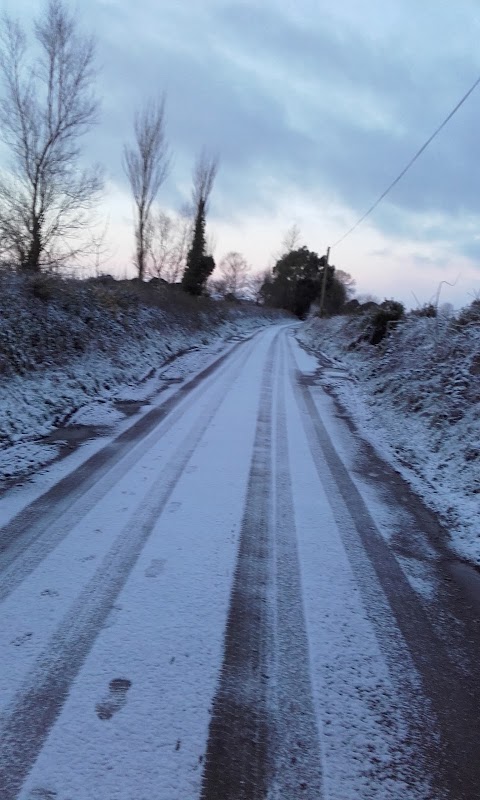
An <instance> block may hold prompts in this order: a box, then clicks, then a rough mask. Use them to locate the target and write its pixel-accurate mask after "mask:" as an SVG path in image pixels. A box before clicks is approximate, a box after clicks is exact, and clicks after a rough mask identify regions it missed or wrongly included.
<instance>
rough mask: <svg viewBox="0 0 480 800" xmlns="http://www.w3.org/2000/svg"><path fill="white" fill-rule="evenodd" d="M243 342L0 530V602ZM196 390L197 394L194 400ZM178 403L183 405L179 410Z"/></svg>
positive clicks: (225, 367)
mask: <svg viewBox="0 0 480 800" xmlns="http://www.w3.org/2000/svg"><path fill="white" fill-rule="evenodd" d="M247 341H248V345H245V342H244V341H242V342H238V344H236V345H234V347H233V348H232V349H231V350H229V351H228V353H225V354H223V355H222V356H220V358H218V359H217V360H216V361H214V362H213V364H210V365H209V366H208V367H206V368H205V369H204V370H202V372H200V373H199V374H198V375H196V376H195V377H194V378H192V379H191V380H190V381H188V382H187V383H186V384H184V385H183V386H181V387H180V389H179V390H178V391H177V392H176V393H175V394H174V395H173V396H172V397H170V398H168V400H166V401H165V402H164V403H162V404H161V405H160V406H158V407H157V408H154V409H152V410H151V411H149V412H148V413H147V414H145V416H143V417H142V418H141V419H139V420H138V421H137V422H136V423H134V424H133V425H132V426H131V427H130V428H128V430H126V431H124V432H123V433H121V434H120V435H119V436H117V437H116V438H115V439H114V440H113V441H112V442H110V443H109V444H107V445H106V446H105V447H104V448H102V450H100V451H99V452H98V453H95V454H94V455H93V456H91V457H90V458H88V459H87V461H85V462H84V463H83V464H81V465H80V467H78V468H77V469H75V470H74V471H73V472H71V473H70V474H68V475H67V476H66V477H65V478H62V479H61V480H60V481H58V482H57V483H56V484H55V485H54V486H53V487H52V488H51V489H49V490H48V491H47V492H45V493H44V494H43V495H41V497H39V498H38V499H36V500H34V501H33V502H32V503H31V504H30V505H28V506H27V508H25V509H23V510H22V511H20V512H19V513H18V514H17V515H16V516H15V517H14V518H13V519H12V520H10V522H9V523H7V525H5V526H4V527H3V528H0V576H1V583H0V602H1V601H3V600H4V599H5V598H6V597H8V595H9V594H10V593H11V592H12V591H14V589H15V588H16V587H17V586H18V585H19V584H20V583H21V582H22V581H23V580H24V579H25V578H26V577H28V575H30V574H31V573H32V572H33V570H34V569H36V567H37V566H38V565H39V564H40V563H41V562H42V561H43V559H44V558H45V557H46V556H47V555H49V553H51V552H52V550H54V549H55V547H56V546H57V545H58V544H59V543H60V542H61V541H62V540H63V539H64V538H65V536H67V535H68V534H69V532H70V531H71V530H72V528H73V527H74V526H75V525H77V524H78V522H79V521H80V520H81V519H82V518H83V517H84V516H85V515H86V514H87V513H88V512H89V511H90V510H91V508H92V507H93V506H94V505H95V504H96V503H98V502H99V501H100V500H101V499H102V498H103V497H104V496H105V495H106V494H107V492H108V491H109V490H110V489H112V487H113V486H115V484H116V483H117V482H118V481H119V480H120V479H121V478H122V477H123V476H124V475H125V474H126V473H127V472H128V471H129V470H130V469H131V468H132V467H133V466H134V465H135V464H136V463H137V462H138V461H139V460H140V459H141V458H142V457H143V456H144V455H145V453H146V452H147V451H148V449H149V448H150V447H151V446H153V445H154V444H155V443H156V442H157V441H158V440H159V438H161V436H162V435H163V432H164V431H165V430H166V426H168V428H170V427H171V425H172V424H173V423H174V422H175V421H176V420H178V419H180V417H181V416H183V414H184V413H185V412H186V411H187V410H188V409H189V408H190V407H191V406H192V405H193V404H194V403H196V402H197V401H198V399H199V397H201V396H202V395H203V394H204V393H205V392H206V391H208V389H209V387H210V386H211V384H212V381H215V380H216V379H217V378H218V377H219V374H221V373H222V372H223V371H224V370H228V369H229V368H230V359H231V358H232V356H233V357H234V359H235V358H236V357H237V356H238V355H239V354H240V356H241V347H242V345H244V346H246V348H247V350H248V352H250V351H251V349H252V347H253V342H252V341H251V339H249V340H247ZM219 371H220V372H219ZM208 378H210V380H207V379H208ZM197 387H198V390H197V391H196V392H195V393H194V394H192V392H193V391H194V390H195V389H197ZM182 400H185V402H184V403H183V405H180V404H181V401H182ZM179 405H180V407H179V408H178V406H179ZM172 412H173V413H174V416H173V417H172ZM167 418H168V419H167ZM156 428H157V430H155V429H156ZM149 434H152V435H153V439H152V436H150V438H147V437H148V436H149Z"/></svg>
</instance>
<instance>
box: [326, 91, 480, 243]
mask: <svg viewBox="0 0 480 800" xmlns="http://www.w3.org/2000/svg"><path fill="white" fill-rule="evenodd" d="M479 83H480V77H478V78H477V80H476V81H475V83H474V84H473V86H471V87H470V89H469V90H468V92H467V93H466V94H464V95H463V97H462V99H461V100H460V101H459V102H458V103H457V105H456V106H455V108H454V109H452V111H450V114H449V115H448V116H447V117H445V119H444V120H443V122H442V123H441V125H439V126H438V128H437V129H436V130H435V131H434V132H433V133H432V135H431V136H430V138H429V139H427V141H426V142H425V143H424V144H422V146H421V148H420V150H419V151H418V152H417V153H415V155H414V156H413V158H412V159H410V161H409V162H408V164H407V166H406V167H404V169H403V170H402V171H401V173H400V175H398V176H397V177H396V178H395V180H394V181H392V183H391V184H390V186H388V188H387V189H385V191H384V192H383V193H382V194H381V195H380V197H379V198H378V199H377V200H376V201H375V202H374V204H373V205H372V206H370V208H369V209H368V211H366V212H365V214H363V216H361V217H360V219H359V220H358V221H357V222H356V223H355V225H352V227H351V228H350V229H349V230H348V231H347V232H346V233H344V234H343V236H341V237H340V239H338V241H336V242H335V244H333V245H332V247H331V249H333V248H334V247H336V246H337V245H338V244H340V242H343V240H344V239H346V238H347V236H350V234H351V233H353V231H354V230H356V228H358V226H359V225H361V224H362V222H363V221H364V220H365V219H366V218H367V217H368V216H369V215H370V214H371V213H372V211H375V209H376V207H377V206H378V205H379V204H380V203H381V202H382V200H383V199H384V197H386V196H387V194H388V193H389V192H390V191H391V190H392V189H393V187H394V186H396V185H397V183H398V182H399V181H400V180H401V179H402V178H403V176H404V175H405V173H406V172H408V170H409V169H410V167H411V166H412V165H413V164H414V163H415V161H416V160H417V158H419V156H421V155H422V153H423V151H424V150H426V149H427V147H428V145H429V144H430V142H433V140H434V139H435V137H436V136H437V135H438V134H439V133H440V131H441V130H442V128H444V127H445V125H446V124H447V122H450V120H451V119H452V117H453V116H454V114H456V113H457V111H458V109H459V108H460V107H461V106H462V105H463V104H464V102H465V100H467V99H468V97H470V95H471V94H472V92H473V91H474V90H475V89H476V88H477V86H478V84H479Z"/></svg>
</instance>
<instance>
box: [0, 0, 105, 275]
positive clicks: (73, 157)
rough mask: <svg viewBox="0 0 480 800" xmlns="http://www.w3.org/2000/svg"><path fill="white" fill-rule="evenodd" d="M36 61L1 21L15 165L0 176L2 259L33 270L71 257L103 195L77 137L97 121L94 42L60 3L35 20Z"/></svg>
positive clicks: (13, 28) (4, 128)
mask: <svg viewBox="0 0 480 800" xmlns="http://www.w3.org/2000/svg"><path fill="white" fill-rule="evenodd" d="M34 34H35V38H36V40H37V46H38V55H35V56H31V57H30V56H29V52H30V51H29V46H28V40H27V35H26V33H25V31H24V29H23V28H22V27H21V26H20V25H19V23H18V22H16V21H15V20H13V19H11V18H10V17H8V16H4V17H3V20H2V23H1V26H0V37H1V42H0V77H1V79H2V81H3V96H2V98H1V101H0V135H1V137H2V138H3V140H4V142H5V143H6V144H7V146H8V147H9V149H10V152H11V156H12V159H11V166H10V170H9V171H8V172H4V173H3V174H2V175H1V177H0V237H1V249H2V256H3V257H10V259H13V260H14V262H16V263H17V264H19V266H21V267H24V268H28V269H31V270H34V271H37V270H39V269H41V267H42V266H46V265H49V264H50V263H51V262H52V260H56V259H58V258H60V259H61V258H62V254H63V256H65V255H66V254H67V253H69V252H71V249H72V245H71V243H69V242H68V239H69V238H70V237H76V236H78V235H81V234H82V232H83V231H84V229H85V226H86V225H87V224H88V222H89V215H90V212H91V210H92V207H93V205H94V204H95V202H96V201H97V199H98V195H99V193H100V191H101V189H102V185H103V180H102V175H101V171H100V169H99V168H98V167H93V168H92V169H81V168H80V167H79V158H80V155H81V147H80V139H81V137H82V136H83V135H84V134H85V133H86V132H87V131H88V130H89V129H90V128H91V126H92V125H93V124H94V123H95V122H96V120H97V113H98V102H97V100H96V98H95V96H94V93H93V89H92V87H93V83H94V79H95V74H96V73H95V43H94V40H93V39H92V38H91V37H86V36H83V35H82V34H80V33H79V31H78V26H77V22H76V20H75V19H74V17H73V16H71V14H70V13H69V11H67V9H66V7H65V6H64V5H63V3H62V2H61V0H49V2H48V5H47V6H46V9H45V11H44V13H43V14H42V15H41V17H40V18H39V19H38V20H37V21H36V23H35V26H34Z"/></svg>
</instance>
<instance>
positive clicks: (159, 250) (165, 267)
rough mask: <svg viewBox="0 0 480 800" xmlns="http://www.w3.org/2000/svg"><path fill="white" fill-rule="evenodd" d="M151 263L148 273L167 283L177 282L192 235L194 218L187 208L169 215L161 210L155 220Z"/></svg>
mask: <svg viewBox="0 0 480 800" xmlns="http://www.w3.org/2000/svg"><path fill="white" fill-rule="evenodd" d="M152 228H153V229H152V234H151V249H150V256H151V264H150V265H149V269H148V273H149V275H151V276H152V277H155V278H162V279H163V280H165V281H167V283H177V282H178V281H179V279H180V277H181V275H182V274H183V271H184V269H185V265H186V261H187V254H188V249H189V247H190V241H191V237H192V219H191V215H190V214H189V213H188V211H187V210H183V211H181V212H180V214H176V215H169V214H166V213H165V212H164V211H160V212H159V213H158V215H157V216H156V218H154V220H153V226H152Z"/></svg>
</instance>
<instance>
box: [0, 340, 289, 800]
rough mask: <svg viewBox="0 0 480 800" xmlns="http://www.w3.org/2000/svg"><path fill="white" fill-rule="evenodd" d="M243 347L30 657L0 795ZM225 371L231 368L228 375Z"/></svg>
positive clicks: (28, 756)
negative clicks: (139, 504)
mask: <svg viewBox="0 0 480 800" xmlns="http://www.w3.org/2000/svg"><path fill="white" fill-rule="evenodd" d="M277 336H278V334H277ZM249 355H250V348H248V349H247V350H246V351H244V352H243V353H241V354H240V357H239V358H236V359H235V360H234V362H233V364H232V363H231V364H230V365H229V366H230V369H229V370H226V371H225V374H224V375H223V380H221V381H218V383H219V385H218V387H217V389H216V392H215V395H214V397H213V398H212V403H211V405H210V406H209V408H208V411H206V412H204V413H203V414H202V415H201V416H200V418H199V419H198V420H197V421H196V422H195V424H194V425H193V426H192V428H191V430H190V431H189V432H188V434H187V435H186V436H185V438H184V440H183V442H182V444H181V445H180V446H179V448H178V450H177V452H176V454H175V456H174V457H173V458H172V459H171V460H170V461H169V463H168V464H167V465H166V467H165V468H164V470H162V472H161V473H160V475H159V477H158V478H157V480H156V481H155V483H154V484H153V485H152V487H151V488H150V490H149V491H148V493H147V495H146V497H145V498H144V500H143V503H144V506H143V508H142V510H140V511H138V514H137V516H136V518H135V522H134V524H135V525H136V528H135V529H134V530H132V523H131V522H129V523H128V524H127V525H126V526H125V527H124V529H123V530H122V532H121V533H120V535H119V536H118V538H117V539H116V541H115V544H114V545H113V547H112V548H111V549H110V551H109V552H108V553H107V555H106V556H105V557H104V559H103V561H102V563H101V565H100V567H99V568H98V569H97V571H96V572H95V574H94V576H93V577H92V578H91V579H90V581H89V582H88V583H87V584H86V586H85V587H84V589H83V590H82V592H81V593H80V595H79V596H78V598H77V600H76V601H75V603H73V605H72V606H71V608H70V610H69V611H68V613H67V614H66V616H65V617H64V618H63V620H62V622H61V624H60V625H59V626H58V628H57V630H56V632H55V633H54V634H53V636H52V637H51V639H50V641H49V643H48V645H47V646H46V647H45V649H44V651H43V653H42V654H41V655H40V656H39V657H38V658H37V660H36V662H35V664H34V666H33V667H32V669H31V670H30V672H29V673H28V675H27V677H26V679H25V682H24V685H23V688H22V689H21V690H20V691H19V692H17V695H16V697H15V700H14V701H13V702H12V703H11V704H10V706H9V707H8V709H6V711H5V712H4V713H3V714H2V715H1V717H0V741H1V742H2V749H1V753H0V787H1V789H2V794H1V798H2V800H15V798H16V797H17V794H18V792H19V790H20V789H21V786H22V784H23V782H24V780H25V778H26V776H27V774H28V772H29V770H30V768H31V767H32V765H33V763H34V761H35V759H36V758H37V756H38V754H39V752H40V750H41V748H42V746H43V743H44V741H45V740H46V738H47V736H48V733H49V730H50V729H51V727H52V726H53V724H54V723H55V721H56V719H57V717H58V715H59V713H60V711H61V709H62V706H63V704H64V702H65V701H66V699H67V697H68V694H69V691H70V687H71V685H72V683H73V681H74V680H75V678H76V676H77V674H78V673H79V671H80V669H81V667H82V665H83V663H84V661H85V659H86V657H87V655H88V654H89V652H90V650H91V648H92V646H93V644H94V642H95V639H96V637H97V635H98V633H99V632H100V630H101V628H102V626H103V625H104V623H105V620H106V619H107V617H108V614H109V613H110V611H111V609H112V606H113V605H114V604H115V601H116V598H117V596H118V594H119V593H120V591H121V590H122V588H123V586H124V585H125V583H126V581H127V579H128V577H129V574H130V572H131V570H132V568H133V567H134V565H135V563H136V561H137V559H138V557H139V555H140V553H141V551H142V549H143V547H144V545H145V543H146V541H147V539H148V538H149V536H150V535H151V533H152V532H153V529H154V527H155V523H156V522H157V520H158V518H159V516H160V515H161V513H162V512H163V510H164V508H165V506H166V504H167V502H168V500H169V498H170V496H171V494H172V492H173V490H174V488H175V486H176V484H177V483H178V481H179V479H180V477H181V475H182V473H183V471H184V469H185V467H186V466H187V464H188V462H189V460H190V458H191V457H192V455H193V454H194V452H195V450H196V448H197V447H198V445H199V443H200V441H201V439H202V437H203V435H204V434H205V432H206V431H207V429H208V427H209V425H210V423H211V422H212V420H213V418H214V417H215V415H216V412H217V410H218V409H219V408H220V405H221V404H222V402H223V399H224V397H225V395H226V392H228V391H229V390H230V389H231V387H232V385H233V383H234V380H235V376H238V375H239V374H240V372H241V370H242V367H243V366H244V364H245V362H246V361H247V359H248V357H249ZM231 372H234V376H233V378H232V377H231V375H230V373H231Z"/></svg>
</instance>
